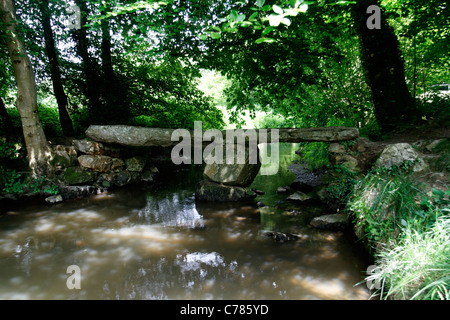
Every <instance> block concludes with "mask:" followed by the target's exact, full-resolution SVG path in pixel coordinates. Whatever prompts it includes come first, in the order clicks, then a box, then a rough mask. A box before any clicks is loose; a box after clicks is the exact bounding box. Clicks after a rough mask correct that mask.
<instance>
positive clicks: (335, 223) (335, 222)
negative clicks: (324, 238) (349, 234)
mask: <svg viewBox="0 0 450 320" xmlns="http://www.w3.org/2000/svg"><path fill="white" fill-rule="evenodd" d="M310 224H311V225H312V226H313V227H315V228H318V229H324V230H344V229H346V228H347V227H348V226H349V221H348V215H347V214H327V215H323V216H320V217H315V218H314V219H312V220H311V223H310Z"/></svg>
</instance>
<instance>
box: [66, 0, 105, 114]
mask: <svg viewBox="0 0 450 320" xmlns="http://www.w3.org/2000/svg"><path fill="white" fill-rule="evenodd" d="M75 3H76V5H77V6H78V7H79V8H80V11H81V26H82V27H81V28H80V29H78V30H75V31H74V32H73V38H74V40H75V42H76V49H77V54H78V56H79V57H80V58H81V60H82V62H83V73H84V77H85V80H86V96H87V98H88V100H89V110H90V114H91V116H93V117H94V118H95V119H96V120H97V121H98V120H99V119H102V116H103V112H104V110H103V104H102V102H101V94H100V90H99V85H101V77H99V75H98V73H99V67H98V65H97V64H96V63H94V62H93V61H92V59H91V56H90V54H89V41H88V38H87V34H86V28H85V27H83V26H84V25H85V24H86V23H87V14H88V9H87V6H86V2H85V1H83V0H76V1H75Z"/></svg>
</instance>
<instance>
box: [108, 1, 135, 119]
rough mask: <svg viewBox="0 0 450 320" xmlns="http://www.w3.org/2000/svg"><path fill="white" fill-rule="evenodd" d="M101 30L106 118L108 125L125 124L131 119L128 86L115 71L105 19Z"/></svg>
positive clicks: (109, 35)
mask: <svg viewBox="0 0 450 320" xmlns="http://www.w3.org/2000/svg"><path fill="white" fill-rule="evenodd" d="M108 10H109V8H108V7H107V8H106V12H107V11H108ZM101 30H102V44H101V49H102V50H101V58H102V69H103V90H102V94H103V97H104V100H105V102H106V103H107V108H108V110H109V112H108V114H107V116H106V117H105V118H106V120H107V122H108V123H114V124H118V123H124V122H126V120H128V119H129V117H130V112H129V111H130V109H129V106H127V102H128V100H127V90H126V85H125V84H123V83H122V82H121V81H120V78H119V77H118V76H117V74H116V73H115V72H114V69H113V61H112V55H111V48H112V45H111V34H110V24H109V22H108V21H107V20H105V19H104V20H102V22H101Z"/></svg>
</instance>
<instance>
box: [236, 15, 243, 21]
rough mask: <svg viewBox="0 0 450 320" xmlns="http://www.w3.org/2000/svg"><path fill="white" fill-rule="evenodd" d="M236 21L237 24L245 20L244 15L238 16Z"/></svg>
mask: <svg viewBox="0 0 450 320" xmlns="http://www.w3.org/2000/svg"><path fill="white" fill-rule="evenodd" d="M236 20H237V21H239V22H242V21H244V20H245V14H240V15H238V16H237V19H236Z"/></svg>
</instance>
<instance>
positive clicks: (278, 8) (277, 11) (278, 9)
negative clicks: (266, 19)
mask: <svg viewBox="0 0 450 320" xmlns="http://www.w3.org/2000/svg"><path fill="white" fill-rule="evenodd" d="M272 9H273V11H274V12H275V13H278V14H283V13H284V11H283V9H281V7H279V6H277V5H276V4H274V5H273V6H272Z"/></svg>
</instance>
